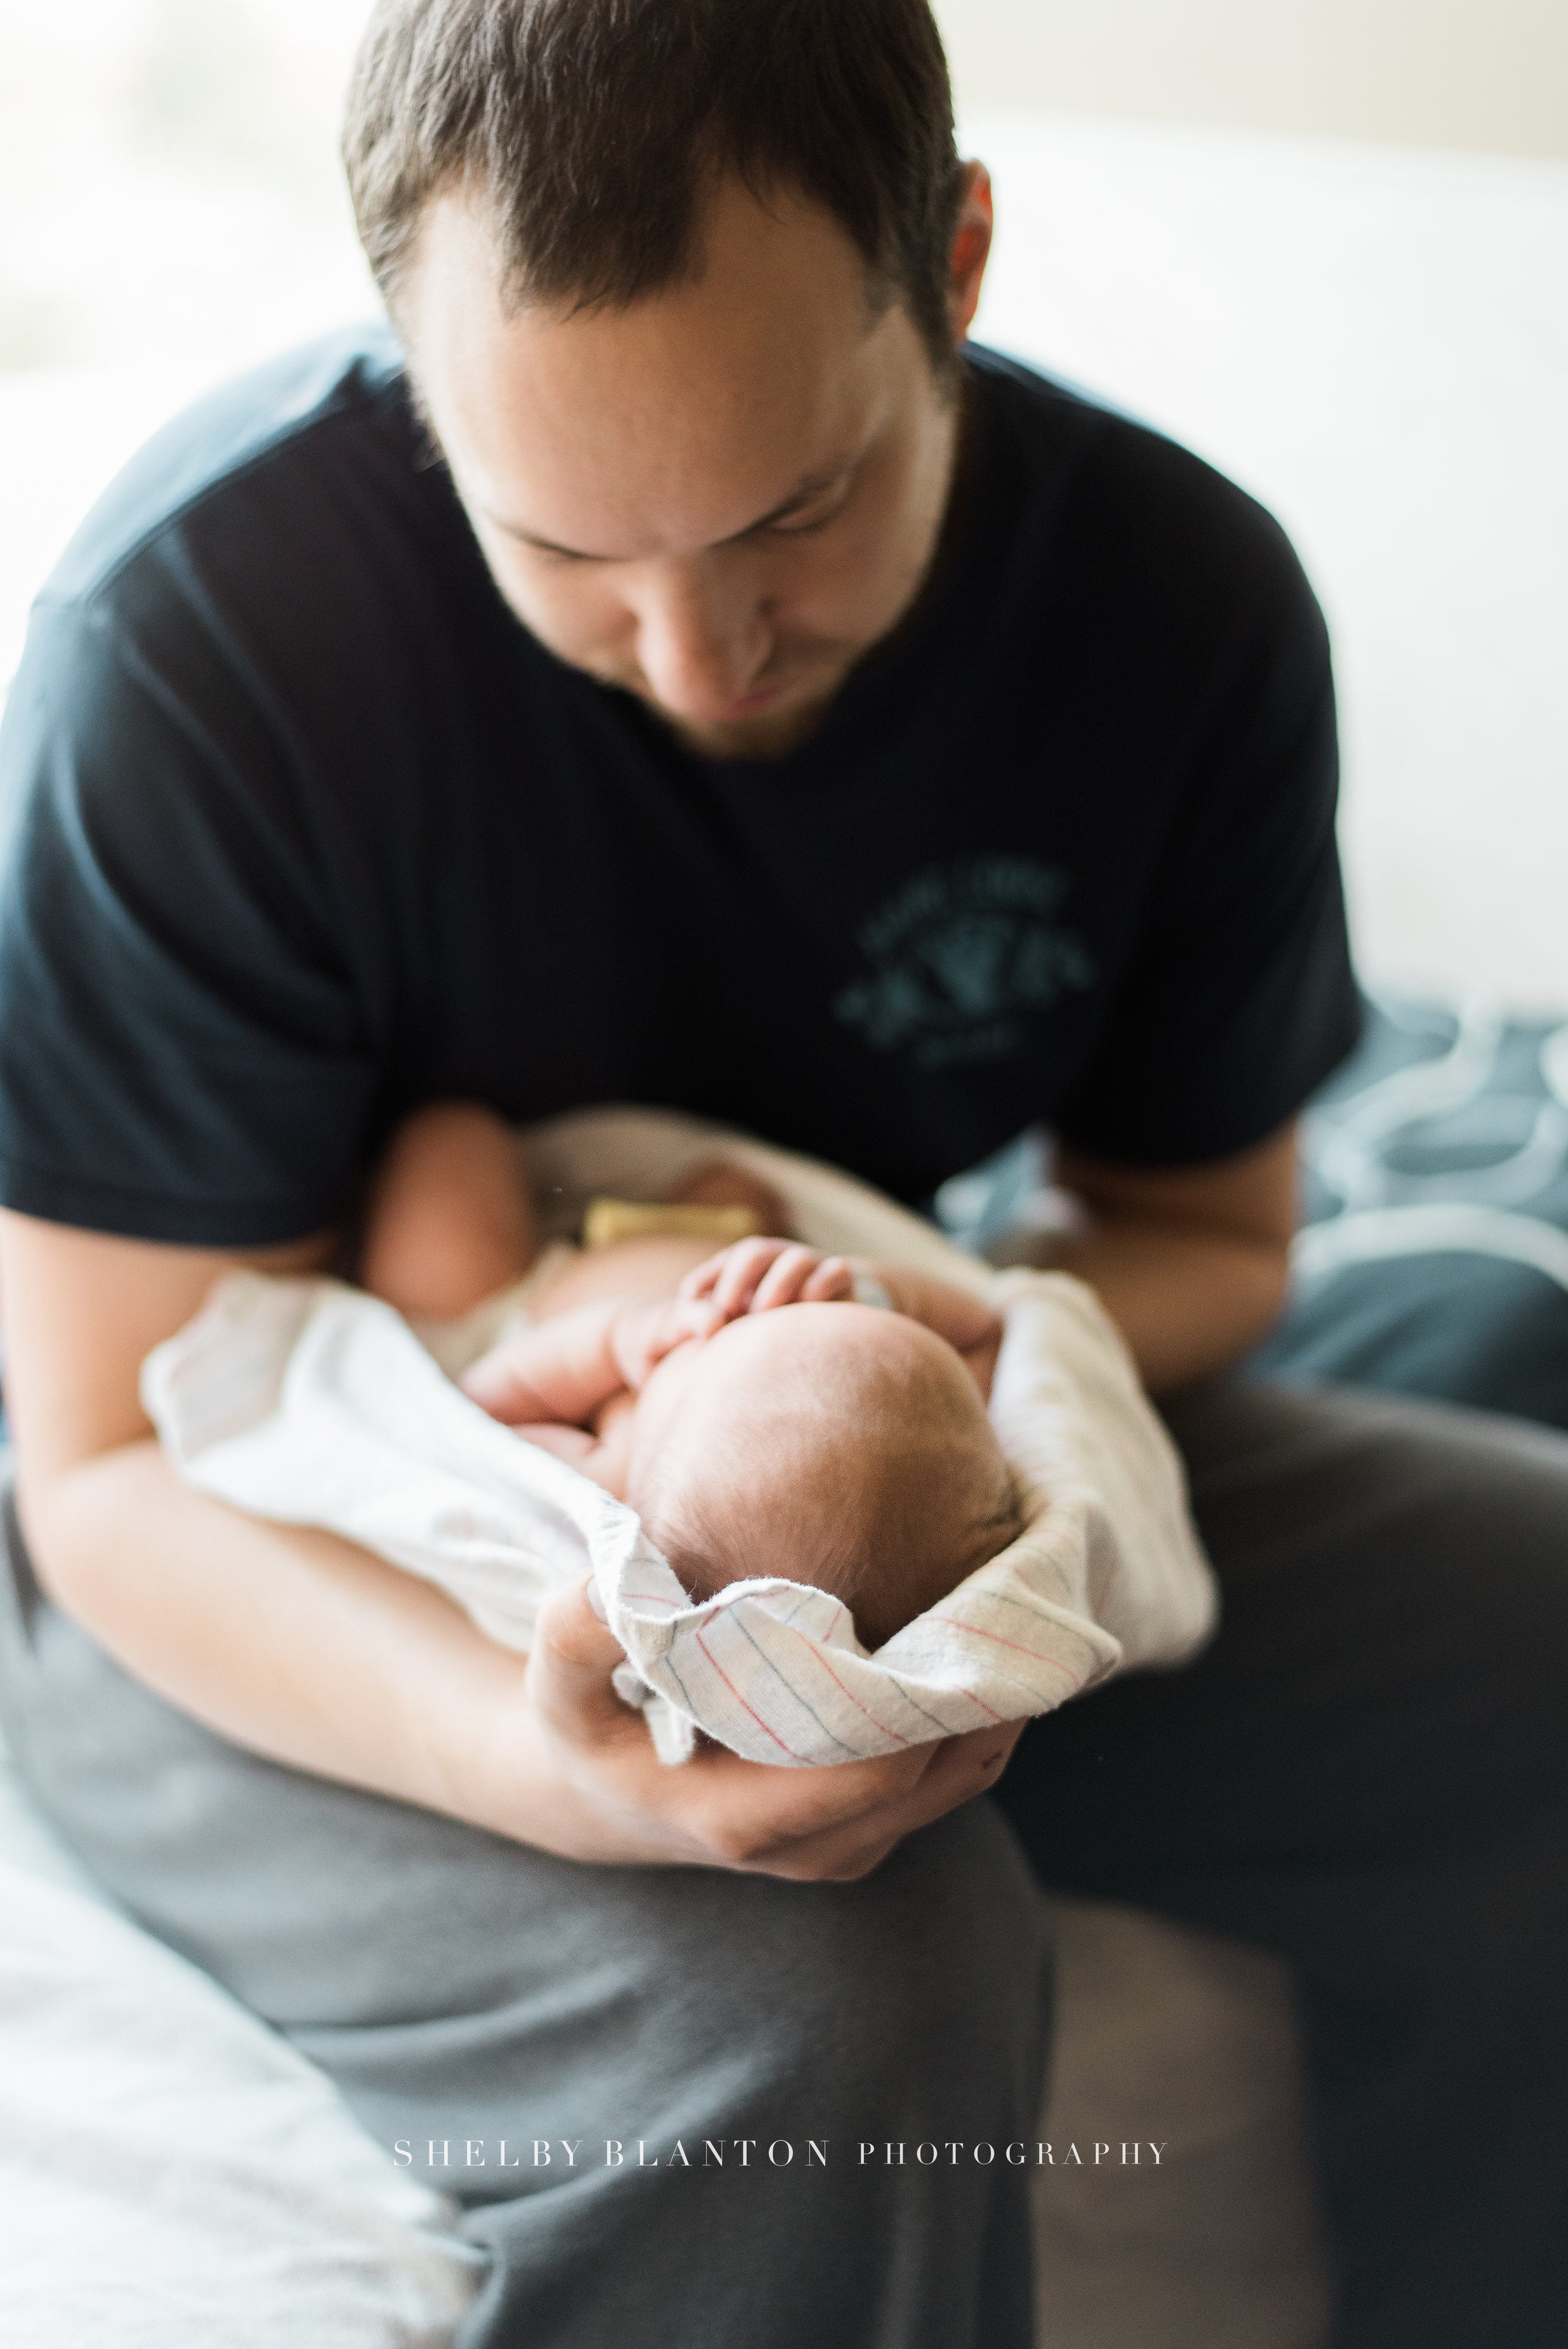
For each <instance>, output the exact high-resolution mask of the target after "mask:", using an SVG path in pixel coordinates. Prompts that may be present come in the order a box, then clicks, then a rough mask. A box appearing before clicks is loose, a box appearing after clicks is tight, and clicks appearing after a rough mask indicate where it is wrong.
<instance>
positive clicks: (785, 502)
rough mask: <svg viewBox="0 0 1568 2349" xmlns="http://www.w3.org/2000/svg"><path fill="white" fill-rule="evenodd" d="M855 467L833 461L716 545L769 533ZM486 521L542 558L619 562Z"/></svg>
mask: <svg viewBox="0 0 1568 2349" xmlns="http://www.w3.org/2000/svg"><path fill="white" fill-rule="evenodd" d="M854 464H855V460H854V458H853V457H839V458H836V459H835V460H834V461H833V462H832V463H831V464H830V465H823V466H822V467H820V470H819V471H816V472H815V473H810V474H808V475H807V477H806V479H805V480H804V481H800V482H799V483H797V485H796V487H795V488H794V489H792V490H791V491H790V492H789V496H788V497H787V498H784V499H782V500H781V501H780V502H779V504H778V505H776V506H773V507H770V508H769V512H767V513H765V514H758V518H757V520H756V521H755V522H748V523H746V524H745V526H744V527H743V528H742V529H740V530H737V531H732V532H731V533H730V535H729V536H728V537H727V538H721V539H719V540H717V542H716V543H717V544H718V545H720V546H733V545H734V544H735V543H736V541H737V539H741V538H749V537H750V536H751V534H752V533H753V532H754V531H758V530H769V529H771V527H772V526H773V524H774V523H780V522H788V521H789V516H790V515H791V514H793V513H799V511H800V509H801V507H802V506H809V505H814V504H815V503H816V502H817V500H818V499H819V498H820V497H825V496H826V495H827V493H828V492H829V491H830V490H835V489H837V488H838V486H839V484H840V482H841V481H842V480H843V479H844V477H845V475H846V474H847V473H849V472H851V471H853V469H854ZM485 519H486V521H487V522H489V523H491V524H492V525H493V527H494V528H495V529H497V530H499V531H500V532H501V533H502V534H503V536H505V537H507V538H515V539H518V540H520V541H521V543H522V544H523V545H524V546H536V547H538V549H539V551H540V553H541V554H564V555H567V556H569V557H570V558H571V560H572V561H573V563H614V562H615V561H616V560H617V559H618V558H617V557H616V556H614V555H613V554H583V550H582V548H581V547H579V546H562V545H560V544H558V543H557V542H556V541H555V540H554V539H552V538H541V537H540V536H539V534H538V533H537V532H536V531H531V530H528V529H525V528H524V526H523V524H522V523H516V522H508V521H506V520H505V519H504V517H503V516H501V515H500V514H498V513H491V512H490V510H489V508H488V507H487V508H486V510H485Z"/></svg>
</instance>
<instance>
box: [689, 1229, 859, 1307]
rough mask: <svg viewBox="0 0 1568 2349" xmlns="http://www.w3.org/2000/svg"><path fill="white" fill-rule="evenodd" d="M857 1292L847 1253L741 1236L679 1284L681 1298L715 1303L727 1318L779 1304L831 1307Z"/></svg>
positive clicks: (695, 1301)
mask: <svg viewBox="0 0 1568 2349" xmlns="http://www.w3.org/2000/svg"><path fill="white" fill-rule="evenodd" d="M854 1293H855V1276H854V1272H853V1270H852V1268H851V1265H850V1262H849V1259H848V1258H847V1257H841V1256H824V1255H823V1253H822V1251H821V1249H820V1248H809V1247H799V1245H798V1244H797V1243H796V1242H795V1241H793V1240H761V1239H758V1240H737V1241H736V1242H735V1243H734V1245H733V1247H727V1248H720V1250H719V1252H718V1254H717V1256H710V1257H708V1259H707V1263H706V1264H699V1265H698V1266H697V1268H696V1271H695V1272H688V1273H687V1275H686V1278H685V1279H684V1280H683V1281H682V1283H681V1285H680V1296H681V1298H682V1299H686V1300H688V1301H690V1302H691V1303H693V1304H696V1303H707V1304H708V1305H711V1306H716V1307H717V1309H718V1310H719V1312H720V1313H721V1314H722V1315H723V1317H724V1319H726V1320H727V1321H735V1320H738V1319H739V1318H740V1316H741V1315H742V1314H743V1313H766V1312H768V1311H769V1310H770V1309H771V1308H772V1307H774V1306H776V1305H831V1304H834V1303H836V1302H837V1301H838V1300H839V1299H842V1298H848V1297H852V1296H853V1295H854Z"/></svg>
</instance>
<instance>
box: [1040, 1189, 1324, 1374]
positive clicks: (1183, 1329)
mask: <svg viewBox="0 0 1568 2349" xmlns="http://www.w3.org/2000/svg"><path fill="white" fill-rule="evenodd" d="M1050 1263H1051V1268H1052V1269H1053V1270H1054V1271H1061V1272H1070V1273H1074V1274H1076V1275H1077V1277H1078V1279H1080V1280H1085V1281H1087V1282H1088V1285H1089V1287H1090V1288H1093V1289H1095V1290H1096V1291H1097V1292H1098V1294H1099V1299H1100V1302H1101V1304H1102V1305H1103V1306H1104V1307H1105V1309H1106V1311H1107V1312H1108V1313H1109V1315H1110V1318H1111V1319H1112V1320H1113V1321H1114V1322H1115V1323H1116V1324H1117V1326H1118V1328H1119V1330H1120V1331H1121V1334H1122V1336H1123V1337H1124V1338H1125V1339H1126V1340H1127V1342H1128V1345H1129V1346H1130V1349H1131V1350H1132V1355H1133V1359H1134V1361H1136V1362H1137V1364H1138V1367H1139V1370H1140V1372H1141V1373H1142V1377H1143V1382H1144V1384H1145V1386H1146V1387H1148V1389H1149V1390H1150V1393H1152V1394H1159V1393H1161V1392H1165V1391H1166V1390H1168V1389H1171V1388H1173V1387H1180V1386H1185V1385H1186V1384H1187V1383H1188V1381H1190V1380H1192V1379H1199V1378H1204V1377H1207V1376H1208V1375H1210V1374H1211V1373H1212V1372H1213V1371H1222V1370H1224V1369H1225V1368H1226V1367H1227V1366H1228V1365H1229V1364H1230V1363H1232V1362H1233V1361H1239V1360H1240V1358H1241V1356H1242V1355H1243V1354H1244V1353H1246V1352H1247V1351H1248V1350H1249V1348H1251V1347H1253V1346H1254V1345H1255V1344H1256V1343H1257V1341H1258V1340H1259V1339H1260V1338H1262V1337H1263V1335H1264V1331H1265V1330H1268V1329H1269V1327H1270V1326H1271V1324H1272V1323H1273V1322H1274V1319H1275V1318H1276V1317H1277V1315H1278V1313H1279V1310H1280V1308H1281V1306H1282V1304H1283V1303H1284V1292H1285V1281H1286V1274H1287V1265H1288V1259H1287V1257H1286V1256H1285V1254H1284V1251H1283V1250H1281V1249H1280V1248H1278V1247H1273V1246H1271V1245H1269V1244H1268V1243H1266V1242H1264V1241H1251V1240H1246V1239H1241V1238H1233V1237H1230V1236H1229V1235H1224V1236H1221V1235H1217V1234H1215V1235H1211V1234H1207V1233H1195V1232H1189V1231H1181V1230H1175V1231H1172V1230H1170V1229H1166V1228H1162V1227H1161V1226H1150V1225H1142V1224H1135V1223H1120V1222H1117V1221H1113V1220H1111V1219H1109V1218H1106V1219H1102V1220H1099V1221H1097V1222H1093V1223H1091V1224H1090V1225H1089V1226H1088V1229H1087V1230H1085V1231H1083V1232H1081V1233H1078V1234H1076V1235H1074V1237H1071V1238H1070V1239H1067V1240H1063V1241H1061V1242H1059V1243H1057V1246H1056V1247H1054V1248H1053V1249H1052V1252H1051V1257H1050Z"/></svg>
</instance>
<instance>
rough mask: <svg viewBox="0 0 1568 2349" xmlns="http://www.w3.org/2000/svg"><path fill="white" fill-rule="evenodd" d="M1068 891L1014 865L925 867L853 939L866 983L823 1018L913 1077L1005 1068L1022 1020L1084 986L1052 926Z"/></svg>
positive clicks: (994, 860)
mask: <svg viewBox="0 0 1568 2349" xmlns="http://www.w3.org/2000/svg"><path fill="white" fill-rule="evenodd" d="M1068 887H1069V883H1068V876H1067V875H1066V874H1064V873H1061V872H1058V871H1057V869H1056V868H1055V867H1054V866H1052V865H1049V864H1035V863H1034V862H1033V861H1032V860H1031V859H1030V858H1028V857H1026V856H982V857H977V858H976V859H975V861H974V862H973V863H972V864H960V865H956V866H954V868H953V869H952V870H950V871H944V870H943V869H942V868H941V867H940V866H934V867H933V868H932V870H931V871H929V872H927V873H923V874H920V875H919V876H918V878H917V879H915V880H913V881H910V882H907V883H906V884H905V885H904V886H903V888H902V889H901V890H900V891H899V892H898V894H897V895H896V896H894V897H892V898H891V899H890V900H889V902H888V903H887V905H884V906H883V907H882V910H881V912H880V913H878V914H875V915H873V916H872V919H871V920H870V921H869V922H868V923H867V925H866V926H865V928H864V929H863V930H862V931H861V937H860V944H861V952H862V953H863V954H864V956H865V958H866V960H867V962H868V963H870V964H871V966H872V970H871V976H870V977H869V978H861V979H857V980H855V982H854V983H853V985H852V986H850V987H846V988H844V990H843V992H842V994H841V995H840V996H839V998H838V999H837V1001H836V1002H835V1003H834V1005H833V1011H834V1015H835V1017H836V1018H838V1019H841V1020H842V1021H843V1022H844V1024H845V1026H846V1027H849V1028H854V1029H858V1030H859V1031H860V1033H861V1035H862V1036H863V1037H864V1039H865V1040H866V1042H867V1043H868V1044H870V1045H872V1046H873V1047H874V1049H875V1050H877V1051H879V1052H895V1051H899V1050H908V1052H909V1054H910V1057H911V1058H912V1059H913V1061H914V1062H915V1063H916V1065H917V1066H918V1067H920V1068H923V1069H941V1068H948V1067H951V1066H953V1065H954V1064H955V1063H957V1062H960V1061H1000V1060H1006V1057H1007V1056H1008V1054H1009V1053H1012V1052H1016V1050H1017V1049H1018V1047H1019V1045H1020V1044H1021V1043H1022V1042H1023V1040H1024V1032H1025V1023H1026V1019H1028V1017H1029V1016H1030V1014H1032V1013H1037V1012H1041V1011H1047V1010H1048V1009H1050V1007H1051V1006H1052V1005H1053V1004H1054V1003H1057V1002H1059V1001H1060V999H1061V998H1062V997H1063V996H1064V995H1067V994H1069V993H1074V992H1079V991H1081V990H1082V989H1084V988H1089V987H1092V986H1093V985H1094V982H1095V978H1096V977H1097V973H1096V970H1095V966H1094V963H1093V961H1092V960H1091V958H1090V957H1089V955H1088V950H1087V948H1086V947H1084V944H1083V942H1082V940H1081V939H1080V938H1079V937H1078V935H1077V933H1076V932H1075V931H1073V930H1071V929H1069V928H1068V927H1067V926H1065V925H1064V924H1063V923H1062V922H1061V921H1060V920H1059V919H1058V918H1057V916H1058V912H1059V908H1060V906H1061V905H1062V903H1063V901H1064V899H1065V898H1066V896H1067V895H1068Z"/></svg>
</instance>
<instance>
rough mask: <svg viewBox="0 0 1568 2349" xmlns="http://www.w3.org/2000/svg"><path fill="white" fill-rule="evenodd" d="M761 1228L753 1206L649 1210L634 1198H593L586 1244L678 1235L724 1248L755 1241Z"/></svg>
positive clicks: (586, 1220)
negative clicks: (653, 1235)
mask: <svg viewBox="0 0 1568 2349" xmlns="http://www.w3.org/2000/svg"><path fill="white" fill-rule="evenodd" d="M761 1229H762V1218H761V1217H760V1216H758V1214H757V1213H756V1211H755V1209H753V1208H751V1207H681V1206H652V1207H648V1206H638V1205H637V1203H636V1202H635V1201H634V1200H632V1199H591V1200H590V1201H589V1203H588V1212H587V1214H586V1215H585V1216H583V1247H585V1248H602V1247H611V1246H612V1245H613V1244H614V1242H615V1241H616V1240H640V1239H645V1238H646V1237H648V1236H649V1235H650V1234H652V1233H655V1232H676V1233H679V1235H680V1236H681V1237H682V1238H684V1239H694V1240H711V1241H712V1242H713V1244H714V1247H716V1248H721V1247H730V1246H731V1245H732V1244H733V1243H734V1242H735V1241H736V1240H749V1239H755V1238H756V1237H757V1235H758V1232H760V1231H761Z"/></svg>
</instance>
